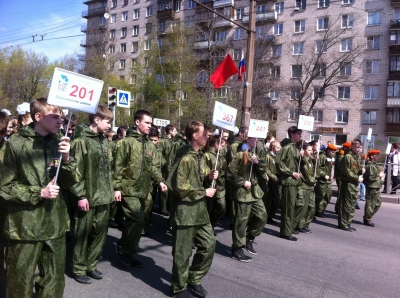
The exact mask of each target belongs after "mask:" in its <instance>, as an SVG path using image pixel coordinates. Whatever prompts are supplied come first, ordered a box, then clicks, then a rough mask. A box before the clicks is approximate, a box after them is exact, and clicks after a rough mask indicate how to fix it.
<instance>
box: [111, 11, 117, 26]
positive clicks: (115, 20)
mask: <svg viewBox="0 0 400 298" xmlns="http://www.w3.org/2000/svg"><path fill="white" fill-rule="evenodd" d="M116 22H117V15H116V14H115V13H114V14H112V15H111V19H110V23H111V24H113V23H116Z"/></svg>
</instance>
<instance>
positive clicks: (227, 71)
mask: <svg viewBox="0 0 400 298" xmlns="http://www.w3.org/2000/svg"><path fill="white" fill-rule="evenodd" d="M237 73H238V69H237V66H236V65H235V62H233V60H232V57H231V55H229V53H228V54H227V55H226V57H225V59H224V60H223V61H222V62H221V64H220V65H219V66H218V67H217V69H216V70H215V71H214V72H213V74H212V75H211V77H210V81H211V82H212V83H213V84H214V88H216V89H219V88H221V86H222V85H223V84H224V83H225V82H226V80H227V79H229V78H230V77H231V76H233V75H234V74H237Z"/></svg>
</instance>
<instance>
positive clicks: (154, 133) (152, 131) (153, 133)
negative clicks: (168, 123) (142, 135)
mask: <svg viewBox="0 0 400 298" xmlns="http://www.w3.org/2000/svg"><path fill="white" fill-rule="evenodd" d="M159 136H160V133H159V131H158V128H157V127H154V126H152V127H150V132H149V137H159Z"/></svg>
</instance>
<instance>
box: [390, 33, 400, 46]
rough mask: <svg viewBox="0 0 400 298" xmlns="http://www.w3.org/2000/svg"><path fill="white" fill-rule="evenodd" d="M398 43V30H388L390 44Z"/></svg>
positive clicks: (399, 39) (399, 38) (399, 36)
mask: <svg viewBox="0 0 400 298" xmlns="http://www.w3.org/2000/svg"><path fill="white" fill-rule="evenodd" d="M393 44H400V30H390V45H393Z"/></svg>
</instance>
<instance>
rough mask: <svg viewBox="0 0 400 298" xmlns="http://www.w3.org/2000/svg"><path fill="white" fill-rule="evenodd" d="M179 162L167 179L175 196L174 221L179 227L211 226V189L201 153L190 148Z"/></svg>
mask: <svg viewBox="0 0 400 298" xmlns="http://www.w3.org/2000/svg"><path fill="white" fill-rule="evenodd" d="M176 158H177V161H176V163H175V164H174V166H173V168H172V169H171V172H170V175H169V176H168V182H167V185H168V187H169V189H170V191H172V192H173V193H174V195H173V196H172V198H173V200H174V202H172V205H173V206H174V207H173V208H172V209H173V210H172V220H173V222H174V223H175V224H176V225H177V226H196V225H205V224H208V223H210V217H209V215H208V211H207V205H206V200H207V199H208V198H207V197H206V189H207V188H209V187H211V180H210V179H209V177H208V175H209V173H210V171H211V170H210V168H209V167H208V166H207V165H206V163H205V160H204V158H203V153H202V152H201V151H199V152H196V151H194V150H193V148H191V147H190V149H189V150H187V152H186V153H184V154H183V155H177V156H176Z"/></svg>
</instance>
